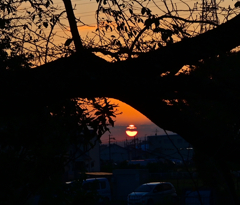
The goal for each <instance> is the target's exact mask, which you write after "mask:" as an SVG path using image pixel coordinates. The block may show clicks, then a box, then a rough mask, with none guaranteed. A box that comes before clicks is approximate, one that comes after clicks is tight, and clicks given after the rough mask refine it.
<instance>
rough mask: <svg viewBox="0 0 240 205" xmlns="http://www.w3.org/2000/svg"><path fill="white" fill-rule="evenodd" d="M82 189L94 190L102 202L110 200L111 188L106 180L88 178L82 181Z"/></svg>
mask: <svg viewBox="0 0 240 205" xmlns="http://www.w3.org/2000/svg"><path fill="white" fill-rule="evenodd" d="M83 189H85V190H89V191H90V190H91V189H95V190H96V191H97V192H98V194H99V195H100V196H101V199H102V200H103V201H105V202H106V201H110V200H111V188H110V184H109V181H108V179H107V178H89V179H86V180H84V181H83Z"/></svg>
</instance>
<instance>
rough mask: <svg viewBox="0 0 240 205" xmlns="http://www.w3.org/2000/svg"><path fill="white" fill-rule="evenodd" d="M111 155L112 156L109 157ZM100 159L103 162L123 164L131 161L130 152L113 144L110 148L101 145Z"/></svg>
mask: <svg viewBox="0 0 240 205" xmlns="http://www.w3.org/2000/svg"><path fill="white" fill-rule="evenodd" d="M109 153H110V155H109ZM100 159H101V160H103V161H109V160H110V161H112V162H116V163H119V162H122V161H125V160H128V159H129V154H128V150H127V149H125V148H124V147H121V146H119V145H117V144H111V145H110V147H109V146H106V145H101V147H100Z"/></svg>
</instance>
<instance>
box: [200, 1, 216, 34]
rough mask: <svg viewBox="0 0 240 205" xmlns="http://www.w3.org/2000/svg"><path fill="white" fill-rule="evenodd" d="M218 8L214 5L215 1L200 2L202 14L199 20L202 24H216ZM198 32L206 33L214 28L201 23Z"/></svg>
mask: <svg viewBox="0 0 240 205" xmlns="http://www.w3.org/2000/svg"><path fill="white" fill-rule="evenodd" d="M217 9H218V6H217V4H216V0H202V13H201V20H202V21H203V22H204V21H205V22H206V21H208V22H212V23H215V24H218V23H219V22H218V14H217ZM200 26H201V30H200V32H201V33H203V32H206V31H208V30H210V29H213V28H214V27H215V26H214V25H211V24H208V23H201V25H200Z"/></svg>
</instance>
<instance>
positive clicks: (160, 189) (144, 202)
mask: <svg viewBox="0 0 240 205" xmlns="http://www.w3.org/2000/svg"><path fill="white" fill-rule="evenodd" d="M176 201H177V193H176V189H175V188H174V186H173V185H172V184H171V183H170V182H151V183H146V184H142V185H141V186H139V187H138V188H137V189H136V190H135V191H134V192H132V193H130V194H129V195H128V198H127V202H128V205H155V204H176Z"/></svg>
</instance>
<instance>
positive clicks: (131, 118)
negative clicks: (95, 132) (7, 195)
mask: <svg viewBox="0 0 240 205" xmlns="http://www.w3.org/2000/svg"><path fill="white" fill-rule="evenodd" d="M110 100H111V102H112V103H114V104H118V105H119V107H118V110H119V112H122V114H120V115H117V117H116V119H115V126H114V127H113V128H112V127H110V131H111V133H109V132H107V133H105V134H104V135H103V136H102V138H101V140H102V142H103V143H104V144H106V143H108V140H109V134H110V135H111V138H115V140H112V142H115V141H118V142H119V141H123V140H126V139H128V140H132V139H131V138H130V137H128V136H127V135H126V132H125V131H126V128H127V127H128V125H130V124H134V125H135V126H136V127H137V130H138V135H137V136H136V137H139V138H143V137H145V136H149V135H154V134H156V133H157V134H164V131H163V130H162V129H161V128H159V127H158V126H156V125H155V124H154V123H152V122H151V121H150V120H149V119H148V118H147V117H146V116H144V115H143V114H141V113H140V112H139V111H137V110H135V109H134V108H132V107H131V106H129V105H127V104H126V103H123V102H121V101H119V100H116V99H110Z"/></svg>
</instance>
